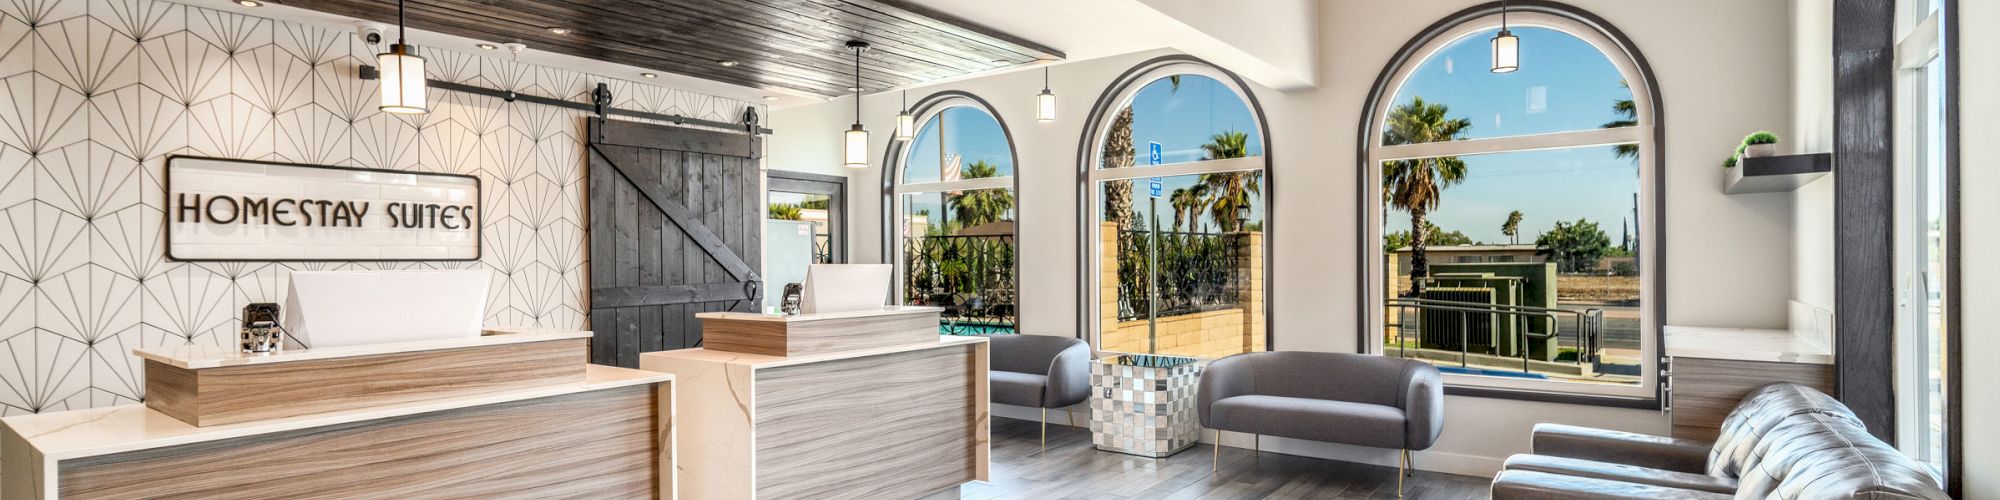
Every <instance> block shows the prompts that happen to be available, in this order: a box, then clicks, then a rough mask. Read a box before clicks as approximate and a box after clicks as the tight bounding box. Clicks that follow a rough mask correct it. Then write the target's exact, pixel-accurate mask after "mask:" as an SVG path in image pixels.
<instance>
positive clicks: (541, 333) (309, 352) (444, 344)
mask: <svg viewBox="0 0 2000 500" xmlns="http://www.w3.org/2000/svg"><path fill="white" fill-rule="evenodd" d="M590 336H591V333H590V332H587V331H567V330H540V329H531V330H513V331H503V330H489V331H487V332H486V335H483V336H479V337H473V338H464V339H446V340H424V341H418V342H397V343H393V344H371V345H357V346H346V347H327V348H320V349H292V350H285V351H280V352H274V353H246V352H243V351H242V350H240V349H230V348H224V347H215V346H195V345H180V346H163V347H153V348H140V349H133V350H132V354H135V355H138V356H139V357H141V358H145V359H146V360H149V361H155V362H159V363H164V364H167V365H170V366H174V367H178V368H183V369H189V370H199V369H203V368H219V367H224V366H242V365H257V364H265V363H288V362H294V361H311V360H319V359H335V358H346V357H353V356H373V355H377V354H394V353H400V352H413V351H441V350H446V349H463V348H467V347H485V346H495V345H507V344H524V343H529V342H547V341H551V340H568V339H581V338H589V337H590Z"/></svg>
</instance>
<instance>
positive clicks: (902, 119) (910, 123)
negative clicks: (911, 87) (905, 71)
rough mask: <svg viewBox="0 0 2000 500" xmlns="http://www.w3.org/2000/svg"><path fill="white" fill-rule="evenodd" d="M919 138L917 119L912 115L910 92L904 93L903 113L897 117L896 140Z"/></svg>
mask: <svg viewBox="0 0 2000 500" xmlns="http://www.w3.org/2000/svg"><path fill="white" fill-rule="evenodd" d="M916 138H917V117H916V116H912V115H910V91H907V90H905V91H903V112H902V113H901V114H898V115H896V140H898V141H909V140H913V139H916Z"/></svg>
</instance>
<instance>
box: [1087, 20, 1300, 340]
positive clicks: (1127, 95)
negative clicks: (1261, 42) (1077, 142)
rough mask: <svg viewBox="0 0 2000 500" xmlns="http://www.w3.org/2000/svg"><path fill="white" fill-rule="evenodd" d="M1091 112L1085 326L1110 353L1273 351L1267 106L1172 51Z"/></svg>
mask: <svg viewBox="0 0 2000 500" xmlns="http://www.w3.org/2000/svg"><path fill="white" fill-rule="evenodd" d="M1108 92H1109V93H1107V94H1106V95H1104V96H1103V97H1102V98H1100V99H1099V101H1098V104H1097V107H1096V108H1095V109H1094V110H1092V113H1091V121H1090V122H1089V124H1090V128H1089V129H1087V130H1086V131H1085V132H1084V133H1085V136H1084V141H1085V146H1086V147H1084V148H1082V150H1083V157H1082V158H1080V159H1079V160H1080V161H1079V163H1080V164H1081V166H1082V172H1083V176H1082V179H1083V183H1082V186H1081V191H1082V193H1081V196H1082V199H1083V200H1084V202H1083V205H1082V208H1083V210H1082V214H1081V215H1082V217H1081V218H1082V225H1083V227H1082V232H1083V238H1082V245H1081V247H1082V248H1081V257H1082V258H1083V265H1082V266H1081V270H1082V272H1083V277H1082V280H1083V283H1084V287H1083V288H1084V293H1083V297H1084V298H1085V299H1086V303H1085V305H1084V307H1083V316H1084V317H1083V318H1082V320H1081V322H1082V323H1083V330H1084V331H1086V332H1090V335H1089V338H1090V340H1091V341H1092V343H1093V344H1094V345H1096V346H1097V349H1099V350H1103V351H1111V352H1128V353H1148V354H1165V355H1176V356H1193V357H1201V358H1220V357H1223V356H1228V355H1231V354H1237V353H1243V352H1250V351H1262V350H1266V349H1269V348H1270V337H1269V335H1268V331H1269V327H1268V322H1267V318H1268V317H1269V315H1268V314H1267V313H1268V304H1269V301H1268V300H1266V292H1267V291H1268V290H1269V288H1268V286H1267V283H1268V281H1267V280H1266V271H1267V270H1268V268H1267V267H1266V265H1265V262H1266V259H1265V255H1266V251H1265V248H1267V247H1266V240H1265V238H1266V231H1268V230H1269V224H1268V220H1267V214H1268V211H1267V208H1268V207H1269V204H1268V200H1269V199H1270V194H1271V180H1270V176H1269V175H1267V174H1266V171H1267V168H1268V167H1269V161H1268V157H1267V156H1265V152H1266V151H1268V150H1269V144H1268V143H1267V142H1266V139H1265V137H1266V130H1265V128H1264V123H1263V116H1262V112H1261V111H1260V110H1259V109H1258V107H1257V105H1256V100H1255V99H1254V98H1253V96H1251V95H1250V94H1249V92H1248V91H1247V90H1245V88H1244V86H1243V83H1242V81H1241V80H1240V79H1238V78H1236V76H1235V75H1233V74H1230V73H1229V72H1227V71H1224V70H1222V69H1220V68H1216V67H1215V66H1212V65H1209V64H1208V63H1206V62H1202V61H1201V60H1199V59H1195V58H1192V57H1186V56H1169V57H1164V58H1159V59H1154V60H1152V61H1148V62H1146V63H1143V64H1140V65H1139V66H1138V67H1136V68H1133V69H1132V70H1131V71H1128V72H1126V74H1125V75H1124V76H1122V77H1120V78H1119V80H1118V81H1116V82H1114V83H1113V85H1112V86H1111V90H1109V91H1108Z"/></svg>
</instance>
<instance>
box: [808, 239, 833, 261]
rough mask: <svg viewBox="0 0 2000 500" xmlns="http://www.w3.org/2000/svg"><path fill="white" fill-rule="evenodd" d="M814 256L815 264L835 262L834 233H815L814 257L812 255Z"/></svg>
mask: <svg viewBox="0 0 2000 500" xmlns="http://www.w3.org/2000/svg"><path fill="white" fill-rule="evenodd" d="M812 258H813V260H812V261H813V263H814V264H832V263H833V235H831V234H815V235H813V257H812Z"/></svg>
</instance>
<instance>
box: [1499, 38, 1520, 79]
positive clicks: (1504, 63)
mask: <svg viewBox="0 0 2000 500" xmlns="http://www.w3.org/2000/svg"><path fill="white" fill-rule="evenodd" d="M1518 69H1521V37H1517V36H1514V32H1512V31H1507V29H1506V28H1501V29H1500V34H1499V35H1494V36H1493V72H1494V73H1513V72H1514V70H1518Z"/></svg>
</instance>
